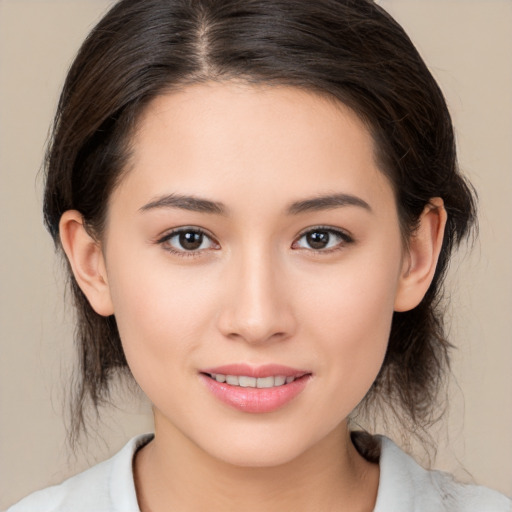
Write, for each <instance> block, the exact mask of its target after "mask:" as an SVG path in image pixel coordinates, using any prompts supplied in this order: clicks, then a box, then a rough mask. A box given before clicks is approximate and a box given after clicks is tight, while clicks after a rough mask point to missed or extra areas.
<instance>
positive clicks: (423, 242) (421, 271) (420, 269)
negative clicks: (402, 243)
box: [395, 197, 447, 311]
mask: <svg viewBox="0 0 512 512" xmlns="http://www.w3.org/2000/svg"><path fill="white" fill-rule="evenodd" d="M446 218H447V215H446V210H445V208H444V203H443V200H442V199H441V198H440V197H434V198H432V199H431V200H430V201H429V204H427V206H425V209H424V210H423V213H422V214H421V217H420V220H419V225H418V228H417V230H416V231H415V232H414V233H413V234H412V236H411V238H410V240H409V247H408V251H407V254H406V256H405V258H404V263H403V267H402V274H401V276H400V280H399V283H398V289H397V294H396V298H395V311H409V310H411V309H413V308H415V307H416V306H417V305H418V304H419V303H420V302H421V300H422V299H423V297H424V296H425V293H427V290H428V288H429V286H430V283H431V282H432V279H433V277H434V272H435V270H436V266H437V260H438V258H439V253H440V252H441V247H442V245H443V236H444V229H445V226H446Z"/></svg>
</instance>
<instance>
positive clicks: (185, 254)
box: [157, 227, 219, 258]
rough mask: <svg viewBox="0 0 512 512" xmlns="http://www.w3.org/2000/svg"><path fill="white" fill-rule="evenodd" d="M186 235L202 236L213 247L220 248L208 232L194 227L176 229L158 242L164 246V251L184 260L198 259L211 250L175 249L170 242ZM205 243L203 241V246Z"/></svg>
mask: <svg viewBox="0 0 512 512" xmlns="http://www.w3.org/2000/svg"><path fill="white" fill-rule="evenodd" d="M184 233H193V234H194V235H200V236H202V237H204V238H206V239H208V240H210V243H212V244H213V245H216V246H219V244H218V242H217V241H215V239H214V238H213V237H212V236H211V235H209V234H208V233H207V232H206V231H204V230H203V229H199V228H193V227H183V228H179V229H174V230H173V231H171V232H169V233H167V234H166V235H164V236H163V237H162V238H160V239H159V240H157V243H158V244H161V245H163V246H164V249H165V250H166V251H168V252H170V253H172V254H176V255H177V256H180V257H182V258H197V257H198V256H200V255H201V253H202V252H203V251H205V250H209V249H211V248H207V249H199V250H197V249H196V250H186V249H181V250H180V249H175V248H173V247H172V246H171V245H170V244H169V242H170V240H172V239H173V238H174V237H179V236H180V235H181V234H184ZM202 243H203V240H202V241H201V245H202Z"/></svg>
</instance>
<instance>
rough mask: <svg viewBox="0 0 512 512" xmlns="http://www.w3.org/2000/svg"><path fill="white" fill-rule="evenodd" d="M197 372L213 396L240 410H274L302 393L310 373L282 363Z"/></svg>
mask: <svg viewBox="0 0 512 512" xmlns="http://www.w3.org/2000/svg"><path fill="white" fill-rule="evenodd" d="M199 373H200V376H201V377H202V380H203V382H204V383H205V384H206V387H207V389H208V390H209V391H210V392H211V393H212V394H213V396H214V397H216V398H217V399H219V400H220V401H221V402H223V403H224V404H227V405H229V406H231V407H233V408H235V409H238V410H239V411H242V412H248V413H267V412H272V411H276V410H277V409H280V408H281V407H283V406H285V405H286V404H288V403H289V402H291V401H292V400H293V399H294V398H295V397H296V396H298V395H299V394H301V393H302V391H303V390H304V389H305V388H306V387H307V385H308V383H309V382H310V381H311V377H312V373H311V372H307V371H303V370H297V369H294V368H290V367H286V366H281V365H264V366H259V367H251V366H248V365H245V364H243V365H226V366H222V367H217V368H211V369H208V370H203V371H201V372H199Z"/></svg>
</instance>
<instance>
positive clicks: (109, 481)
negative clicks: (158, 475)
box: [7, 434, 152, 512]
mask: <svg viewBox="0 0 512 512" xmlns="http://www.w3.org/2000/svg"><path fill="white" fill-rule="evenodd" d="M151 439H152V435H151V434H146V435H142V436H138V437H135V438H133V439H132V440H131V441H129V442H128V443H127V444H126V445H125V446H124V448H123V449H122V450H121V451H120V452H118V453H117V454H116V455H114V456H113V457H112V458H110V459H108V460H106V461H104V462H101V463H100V464H97V465H96V466H93V467H92V468H90V469H88V470H87V471H84V472H83V473H80V474H78V475H76V476H73V477H71V478H69V479H68V480H65V481H64V482H62V483H61V484H59V485H54V486H52V487H47V488H46V489H42V490H41V491H37V492H34V493H33V494H30V495H29V496H27V497H26V498H24V499H22V500H21V501H19V502H18V503H16V504H15V505H13V506H12V507H11V508H9V509H8V510H7V512H91V511H92V510H94V512H107V511H108V512H114V511H119V512H139V507H138V504H137V496H136V493H135V485H134V482H133V471H132V460H133V455H134V454H135V452H136V451H137V450H138V449H139V448H140V447H141V446H143V445H144V444H146V443H148V442H149V441H150V440H151Z"/></svg>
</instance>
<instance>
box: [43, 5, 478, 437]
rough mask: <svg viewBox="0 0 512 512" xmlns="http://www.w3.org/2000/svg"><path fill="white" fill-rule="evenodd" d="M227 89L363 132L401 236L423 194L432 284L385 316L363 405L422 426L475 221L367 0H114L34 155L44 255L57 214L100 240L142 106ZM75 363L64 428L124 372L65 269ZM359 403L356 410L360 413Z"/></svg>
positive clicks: (410, 60) (397, 33) (104, 323)
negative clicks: (291, 96)
mask: <svg viewBox="0 0 512 512" xmlns="http://www.w3.org/2000/svg"><path fill="white" fill-rule="evenodd" d="M226 80H240V81H245V82H248V83H255V84H260V83H264V84H268V85H288V86H294V87H300V88H302V89H305V90H309V91H312V92H316V93H319V94H323V95H328V96H330V97H333V98H336V99H337V100H339V101H341V102H343V103H344V104H346V105H347V106H349V107H350V108H351V109H353V110H354V112H355V113H356V114H358V115H359V117H360V118H361V119H362V120H363V121H364V122H365V123H366V125H367V126H368V128H369V130H370V132H371V134H372V136H373V139H374V142H375V153H376V159H377V162H378V165H379V167H380V169H381V170H382V172H383V173H384V174H385V175H386V176H387V177H388V178H389V180H390V182H391V183H392V185H393V187H394V190H395V194H396V198H397V205H398V211H399V217H400V222H401V228H402V232H403V235H404V239H405V240H407V237H408V236H410V235H411V233H413V232H414V229H415V227H416V224H417V222H418V219H419V217H420V215H421V213H422V211H423V209H424V207H425V206H426V205H427V204H428V202H429V200H430V199H431V198H433V197H441V198H442V199H443V201H444V205H445V208H446V210H447V213H448V223H447V227H446V232H445V237H444V242H443V248H442V251H441V255H440V258H439V262H438V267H437V271H436V274H435V276H434V280H433V282H432V285H431V287H430V289H429V291H428V292H427V294H426V296H425V298H424V299H423V301H422V302H421V303H420V304H419V306H417V307H416V308H415V309H413V310H412V311H408V312H403V313H395V314H394V317H393V322H392V328H391V334H390V340H389V346H388V350H387V354H386V357H385V360H384V364H383V367H382V369H381V371H380V373H379V375H378V377H377V380H376V381H375V383H374V385H373V387H372V389H371V390H370V392H369V394H368V395H367V397H366V398H365V402H364V404H366V405H367V406H370V405H377V404H385V405H387V406H389V407H388V409H389V411H391V412H392V413H393V414H395V415H396V417H397V419H399V420H400V421H401V423H402V425H404V426H405V427H406V428H407V429H408V430H409V431H413V430H417V429H420V430H421V429H422V428H425V426H426V425H427V424H428V423H429V421H430V420H431V419H432V418H433V417H434V412H435V409H436V402H437V397H438V391H439V389H440V386H441V384H442V382H443V379H444V376H445V374H446V371H447V369H448V366H449V354H448V352H449V349H450V343H449V342H448V340H447V339H446V336H445V333H444V330H443V316H442V310H441V308H440V299H441V287H442V281H443V277H444V274H445V271H446V268H447V264H448V261H449V257H450V254H451V252H452V249H453V248H454V246H456V245H457V244H458V243H459V242H460V241H461V240H462V239H463V238H464V237H465V236H467V235H468V233H469V229H470V227H471V225H472V223H473V221H474V218H475V202H474V199H473V195H472V192H471V189H470V188H469V186H468V185H467V184H466V182H465V180H464V179H463V177H462V176H461V175H460V173H459V171H458V168H457V160H456V150H455V142H454V134H453V128H452V123H451V119H450V115H449V113H448V110H447V107H446V104H445V101H444V98H443V95H442V93H441V91H440V89H439V87H438V85H437V84H436V82H435V80H434V78H433V77H432V75H431V74H430V72H429V71H428V69H427V67H426V65H425V64H424V62H423V60H422V59H421V57H420V56H419V54H418V52H417V51H416V49H415V48H414V45H413V44H412V43H411V41H410V39H409V38H408V36H407V35H406V34H405V32H404V31H403V29H402V28H401V27H400V26H399V25H398V24H397V23H396V22H395V21H394V20H393V19H392V18H391V16H389V15H388V14H387V13H386V12H385V11H384V10H383V9H382V8H380V7H379V6H377V5H375V4H374V3H373V2H372V1H370V0H315V1H314V2H312V1H310V0H121V1H120V2H118V3H116V4H115V5H114V6H113V7H112V8H111V10H110V11H109V12H108V13H107V14H106V16H105V17H104V18H103V19H102V20H101V21H100V22H99V23H98V25H97V26H96V27H95V28H94V29H93V31H92V32H91V33H90V35H89V36H88V37H87V39H86V41H85V42H84V43H83V45H82V47H81V49H80V51H79V53H78V55H77V57H76V59H75V61H74V63H73V65H72V66H71V69H70V71H69V73H68V76H67V79H66V82H65V85H64V88H63V91H62V95H61V97H60V101H59V105H58V110H57V114H56V117H55V122H54V127H53V132H52V138H51V141H50V145H49V147H48V151H47V156H46V189H45V196H44V215H45V222H46V224H47V227H48V229H49V231H50V233H51V235H52V237H53V239H54V241H55V243H56V245H57V247H60V240H59V231H58V226H59V220H60V218H61V215H62V214H63V212H65V211H66V210H70V209H75V210H78V211H79V212H81V214H82V215H83V217H84V221H85V223H86V226H87V229H88V230H89V232H90V233H91V234H92V235H93V236H94V237H97V238H98V240H100V239H101V236H102V232H103V225H104V221H105V216H106V211H107V205H108V199H109V197H110V194H111V193H112V191H113V189H114V188H115V187H116V184H117V183H119V181H120V180H121V179H122V175H123V172H125V171H126V169H125V163H126V161H127V158H128V156H129V153H130V137H131V135H132V134H133V131H134V129H135V127H136V123H137V120H138V119H139V117H140V115H141V113H142V112H143V111H144V108H145V107H146V106H147V105H148V103H149V102H150V101H151V100H152V99H153V98H155V97H156V96H158V95H159V94H162V93H165V92H167V91H171V90H173V89H177V88H181V87H184V86H186V85H188V84H193V83H200V82H206V81H226ZM68 272H69V281H70V285H71V290H72V293H73V297H74V301H75V306H76V315H77V326H76V342H77V344H78V349H79V353H80V373H79V378H78V388H77V391H76V396H75V401H74V409H73V415H72V425H71V427H72V429H71V432H72V434H73V435H74V436H76V435H77V434H78V433H79V431H80V429H81V427H83V426H85V425H84V408H85V406H86V403H87V402H88V401H91V402H92V404H93V405H94V407H96V408H97V407H98V405H100V404H101V403H102V402H104V401H106V400H108V397H109V383H110V382H111V380H112V377H113V376H114V375H115V374H116V373H118V372H119V371H123V370H127V363H126V359H125V357H124V354H123V350H122V347H121V342H120V339H119V334H118V330H117V326H116V321H115V318H114V317H113V316H112V317H107V318H105V317H101V316H99V315H98V314H96V313H95V312H94V311H93V309H92V308H91V306H90V305H89V303H88V302H87V300H86V298H85V296H84V295H83V293H82V291H81V290H80V288H79V287H78V285H77V283H76V281H75V279H74V277H73V274H72V272H71V271H70V269H69V266H68ZM364 404H363V405H364Z"/></svg>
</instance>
